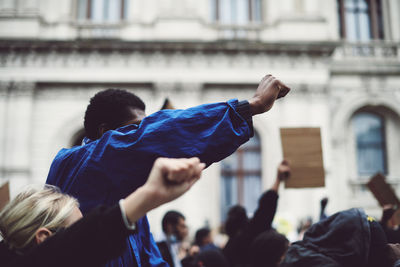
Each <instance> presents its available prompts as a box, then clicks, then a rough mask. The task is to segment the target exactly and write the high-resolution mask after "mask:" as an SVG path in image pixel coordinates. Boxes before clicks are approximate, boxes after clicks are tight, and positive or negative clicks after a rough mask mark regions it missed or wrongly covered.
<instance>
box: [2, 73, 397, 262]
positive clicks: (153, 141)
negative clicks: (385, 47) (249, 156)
mask: <svg viewBox="0 0 400 267" xmlns="http://www.w3.org/2000/svg"><path fill="white" fill-rule="evenodd" d="M289 91H290V89H289V88H288V87H287V86H286V85H285V84H284V83H282V82H281V81H279V80H278V79H276V78H275V77H273V76H272V75H266V76H265V77H264V78H263V79H262V80H261V82H260V84H259V86H258V88H257V89H256V92H255V94H254V96H253V97H252V98H250V99H249V100H248V101H246V100H244V101H238V100H236V99H232V100H228V101H227V102H220V103H212V104H205V105H200V106H197V107H193V108H189V109H185V110H161V111H159V112H156V113H153V114H151V115H148V116H146V113H145V103H144V102H143V101H142V100H141V99H140V98H139V97H137V96H136V95H134V94H132V93H130V92H128V91H125V90H120V89H108V90H104V91H100V92H98V93H97V94H96V95H95V96H93V97H92V98H91V100H90V103H89V105H88V107H87V109H86V112H85V118H84V127H85V133H86V138H85V139H84V140H83V143H82V145H81V146H76V147H73V148H70V149H62V150H60V152H59V153H58V154H57V156H56V157H55V159H54V160H53V163H52V164H51V166H50V171H49V174H48V177H47V180H46V186H45V187H44V188H40V189H34V188H31V189H29V190H25V191H23V192H21V193H20V194H19V195H17V196H16V197H15V198H14V199H13V200H12V201H11V202H10V203H9V204H8V205H7V206H6V207H5V208H3V210H1V212H0V233H1V236H2V238H3V241H2V242H1V243H0V266H138V267H141V266H160V267H161V266H175V267H180V266H182V267H185V266H189V267H212V266H218V267H224V266H232V267H256V266H257V267H263V266H265V267H267V266H283V267H289V266H332V267H333V266H338V267H339V266H343V267H346V266H349V267H350V266H351V267H354V266H361V267H362V266H368V267H372V266H376V267H378V266H379V267H386V266H387V267H389V266H390V267H391V266H395V265H396V266H400V262H398V261H397V260H398V259H400V247H399V246H398V245H396V244H390V243H397V242H398V236H399V232H398V230H395V229H393V225H392V224H391V223H390V221H391V220H390V218H391V217H392V216H393V213H394V210H395V209H394V207H385V209H384V212H383V216H382V219H381V221H380V222H377V221H375V220H374V219H373V218H371V217H368V216H367V215H366V214H365V213H364V211H363V210H362V209H350V210H346V211H342V212H339V213H336V214H334V215H332V216H329V217H327V216H326V214H325V211H324V210H325V206H326V204H327V200H323V201H322V202H321V220H320V221H319V222H317V223H315V224H312V225H311V223H309V224H308V225H307V227H302V231H303V233H304V237H303V238H302V240H300V241H298V242H294V243H292V244H290V242H289V241H288V239H287V238H286V237H285V236H284V235H282V234H280V233H278V232H277V231H276V230H275V229H274V228H273V227H272V221H273V219H274V216H275V213H276V208H277V203H278V198H279V195H278V192H279V187H280V183H281V182H282V181H285V180H287V179H290V176H291V169H290V163H289V162H287V161H285V160H283V161H282V162H281V164H280V165H279V166H278V171H277V177H276V180H275V182H274V184H273V185H272V187H271V188H270V189H269V190H267V191H266V192H264V193H263V194H262V195H261V196H260V198H259V202H258V207H257V209H256V211H255V212H254V215H253V216H252V217H251V218H248V216H247V212H246V210H245V209H244V208H243V207H241V206H234V207H231V208H230V210H229V212H228V214H227V220H226V222H225V227H224V229H225V232H226V234H227V236H228V241H227V243H226V244H225V246H224V247H219V246H217V245H215V244H214V242H213V238H212V233H211V230H210V229H208V228H202V229H199V230H198V231H197V232H196V234H195V239H194V241H193V242H192V243H189V244H188V243H187V242H185V240H186V239H187V236H188V228H187V225H186V220H185V216H184V215H183V214H182V213H180V212H178V211H169V212H167V213H166V214H165V216H164V218H163V220H162V229H163V234H164V236H163V237H162V238H161V239H160V240H158V242H156V241H155V240H154V239H153V236H152V234H151V232H150V227H149V223H148V221H147V218H146V213H147V212H148V211H150V210H152V209H154V208H156V207H158V206H160V205H162V204H164V203H167V202H169V201H172V200H174V199H176V198H178V197H179V196H181V195H182V194H184V193H185V192H187V191H188V190H189V189H190V188H191V187H192V186H193V184H194V183H196V181H198V180H199V179H200V176H201V173H202V171H203V169H204V168H206V167H207V166H209V165H211V164H212V163H215V162H218V161H220V160H222V159H224V158H226V157H227V156H229V155H230V154H232V153H233V152H234V151H235V150H236V149H237V148H238V147H239V146H240V145H242V144H243V143H245V142H247V141H248V140H249V139H250V138H251V137H252V136H253V122H252V117H253V116H255V115H258V114H262V113H265V112H267V111H268V110H270V109H271V108H272V106H273V104H274V102H275V100H277V99H279V98H282V97H285V96H286V95H287V93H288V92H289ZM389 242H390V243H389Z"/></svg>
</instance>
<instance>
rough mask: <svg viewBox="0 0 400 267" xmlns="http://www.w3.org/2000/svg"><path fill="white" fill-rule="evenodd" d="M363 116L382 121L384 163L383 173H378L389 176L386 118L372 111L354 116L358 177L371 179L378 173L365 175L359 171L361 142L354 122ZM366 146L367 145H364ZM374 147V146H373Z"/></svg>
mask: <svg viewBox="0 0 400 267" xmlns="http://www.w3.org/2000/svg"><path fill="white" fill-rule="evenodd" d="M363 114H365V115H368V116H371V117H374V118H377V119H379V121H380V126H381V127H380V135H381V141H380V144H379V145H380V148H381V151H382V155H381V156H382V162H383V166H382V168H383V170H382V171H378V172H381V173H382V174H383V175H387V174H388V173H389V172H388V170H389V168H388V155H387V154H388V152H387V140H386V139H387V136H386V129H385V128H386V120H385V116H383V115H381V114H379V113H377V112H374V111H370V110H359V111H358V112H356V113H355V114H354V115H353V116H352V124H353V133H354V144H355V156H356V170H357V175H358V177H370V176H372V175H374V174H376V172H375V173H363V172H361V171H360V169H359V162H358V153H359V150H360V142H359V140H358V136H357V134H356V129H355V126H354V122H353V120H354V119H355V118H356V117H357V116H359V115H363ZM364 145H365V144H364ZM371 146H372V145H371Z"/></svg>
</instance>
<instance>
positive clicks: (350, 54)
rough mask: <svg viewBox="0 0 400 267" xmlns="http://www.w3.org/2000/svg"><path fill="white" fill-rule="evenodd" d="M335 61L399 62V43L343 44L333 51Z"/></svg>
mask: <svg viewBox="0 0 400 267" xmlns="http://www.w3.org/2000/svg"><path fill="white" fill-rule="evenodd" d="M335 58H336V59H349V58H357V59H360V58H365V59H375V60H379V59H383V60H390V59H393V60H397V61H399V60H400V43H395V42H390V41H370V42H365V43H361V42H360V43H343V45H341V46H338V47H337V48H336V50H335Z"/></svg>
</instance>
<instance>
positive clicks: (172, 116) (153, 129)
mask: <svg viewBox="0 0 400 267" xmlns="http://www.w3.org/2000/svg"><path fill="white" fill-rule="evenodd" d="M246 102H247V101H246ZM252 133H253V129H252V125H251V116H250V107H249V104H248V103H247V105H246V103H243V102H238V101H237V100H230V101H228V102H222V103H215V104H205V105H200V106H197V107H193V108H189V109H185V110H162V111H159V112H156V113H154V114H151V115H149V116H147V117H146V118H144V119H143V121H142V122H141V124H140V125H139V127H138V128H137V129H135V130H134V131H131V132H126V133H125V134H123V135H114V136H113V138H115V140H113V141H114V142H113V143H114V144H116V146H117V147H116V148H117V149H119V150H127V151H134V152H135V153H136V152H137V153H141V152H146V153H147V154H148V153H149V148H151V151H153V153H154V154H158V155H157V156H164V157H193V156H197V157H199V158H200V159H201V160H202V162H205V163H206V164H207V165H210V164H212V163H214V162H217V161H220V160H222V159H224V158H225V157H227V156H229V155H230V154H232V153H233V152H234V151H235V150H236V149H237V148H238V147H239V146H240V145H241V144H243V143H244V142H246V141H248V140H249V138H250V137H251V135H252ZM143 154H145V153H143Z"/></svg>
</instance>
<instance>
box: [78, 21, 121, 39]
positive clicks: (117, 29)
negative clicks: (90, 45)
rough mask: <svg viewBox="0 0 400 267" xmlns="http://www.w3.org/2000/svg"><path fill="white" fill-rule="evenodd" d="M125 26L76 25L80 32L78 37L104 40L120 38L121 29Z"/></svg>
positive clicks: (103, 24) (107, 24)
mask: <svg viewBox="0 0 400 267" xmlns="http://www.w3.org/2000/svg"><path fill="white" fill-rule="evenodd" d="M123 26H124V24H123V23H113V24H109V23H102V24H95V23H89V22H88V23H79V24H77V25H76V27H77V30H78V37H79V38H82V39H92V38H93V39H99V38H101V39H103V38H106V39H107V38H109V39H114V38H120V37H121V28H122V27H123Z"/></svg>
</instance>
